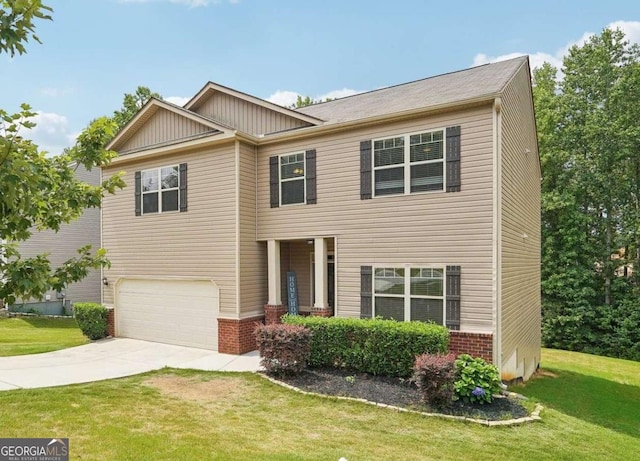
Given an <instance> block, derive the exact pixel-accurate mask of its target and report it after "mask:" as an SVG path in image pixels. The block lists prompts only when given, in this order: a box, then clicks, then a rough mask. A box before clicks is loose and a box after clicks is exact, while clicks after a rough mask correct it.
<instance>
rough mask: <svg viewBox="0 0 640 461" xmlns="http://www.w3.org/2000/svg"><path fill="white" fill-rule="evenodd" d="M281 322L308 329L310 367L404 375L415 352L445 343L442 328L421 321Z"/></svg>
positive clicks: (434, 350) (443, 349) (441, 348)
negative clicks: (309, 337) (309, 334)
mask: <svg viewBox="0 0 640 461" xmlns="http://www.w3.org/2000/svg"><path fill="white" fill-rule="evenodd" d="M283 322H284V323H287V324H291V325H302V326H305V327H307V328H309V329H310V330H311V331H312V333H313V334H312V337H311V355H310V357H309V366H311V367H336V368H346V369H348V370H353V371H358V372H363V373H371V374H374V375H383V376H394V377H402V378H407V377H410V376H411V374H412V371H413V364H414V361H415V358H416V356H417V355H420V354H424V353H431V354H436V353H444V352H446V351H447V348H448V345H449V332H448V330H447V329H446V328H445V327H443V326H440V325H435V324H430V323H424V322H397V321H395V320H382V319H355V318H340V317H329V318H325V317H302V316H295V315H285V316H284V317H283Z"/></svg>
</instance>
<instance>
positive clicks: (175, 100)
mask: <svg viewBox="0 0 640 461" xmlns="http://www.w3.org/2000/svg"><path fill="white" fill-rule="evenodd" d="M190 99H191V98H188V97H185V96H169V97H168V98H164V100H165V101H167V102H170V103H171V104H175V105H176V106H180V107H182V106H184V105H185V104H186V103H187V102H188V101H189V100H190Z"/></svg>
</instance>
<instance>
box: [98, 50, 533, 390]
mask: <svg viewBox="0 0 640 461" xmlns="http://www.w3.org/2000/svg"><path fill="white" fill-rule="evenodd" d="M108 147H109V148H111V149H114V150H116V151H118V152H119V154H120V155H119V157H118V158H117V159H116V160H115V161H114V162H113V163H112V164H111V165H110V166H109V167H107V168H105V169H104V170H103V175H104V176H105V177H107V176H109V175H111V174H114V173H116V172H118V171H121V170H123V171H125V172H126V175H125V181H126V183H127V187H126V188H125V189H124V190H122V191H120V192H118V193H116V194H115V195H113V196H108V197H106V198H105V200H104V204H103V209H102V218H103V234H102V235H103V245H104V247H105V248H107V249H108V251H109V257H110V259H111V262H112V266H111V268H110V269H108V270H104V277H105V278H106V282H107V283H108V285H106V286H104V287H103V300H104V303H105V304H106V305H107V306H110V307H113V308H114V317H115V319H114V327H115V334H116V335H117V336H125V337H132V338H140V339H147V340H152V341H159V342H167V343H172V344H181V345H187V346H196V347H203V348H209V349H217V350H219V351H220V352H227V353H236V354H237V353H243V352H246V351H249V350H253V349H255V343H254V340H253V335H252V333H253V330H254V325H255V322H256V321H262V320H264V319H265V318H267V320H272V319H273V318H277V316H279V315H281V314H282V313H283V312H285V311H286V304H287V291H288V287H287V286H286V285H287V274H288V273H295V276H296V284H295V287H296V291H297V301H298V304H299V309H300V311H301V312H303V313H304V312H305V311H306V312H309V313H311V314H312V315H325V316H327V315H335V316H342V317H372V316H382V317H386V318H393V319H397V320H399V321H409V320H422V321H433V322H436V323H439V324H443V325H446V326H447V327H449V329H450V330H451V348H452V350H454V351H456V352H469V353H471V354H473V355H477V356H483V357H485V358H488V359H490V360H492V361H493V362H494V363H495V364H497V365H498V366H499V367H500V370H501V373H502V377H503V379H506V380H509V379H513V378H517V377H522V378H524V379H526V378H528V377H529V376H530V375H531V373H533V371H534V370H535V369H536V367H537V366H538V364H539V360H540V205H539V203H540V165H539V159H538V150H537V139H536V129H535V121H534V112H533V103H532V95H531V79H530V69H529V64H528V59H527V58H526V57H521V58H516V59H512V60H509V61H504V62H499V63H494V64H488V65H484V66H479V67H474V68H471V69H466V70H462V71H459V72H453V73H449V74H445V75H439V76H435V77H431V78H426V79H424V80H418V81H415V82H410V83H405V84H402V85H397V86H393V87H389V88H383V89H380V90H375V91H371V92H368V93H362V94H358V95H355V96H350V97H346V98H342V99H338V100H334V101H330V102H326V103H322V104H316V105H312V106H309V107H305V108H301V109H298V110H291V109H286V108H283V107H280V106H277V105H275V104H272V103H269V102H267V101H265V100H262V99H259V98H256V97H254V96H250V95H248V94H245V93H241V92H239V91H236V90H233V89H230V88H227V87H224V86H221V85H217V84H215V83H208V84H206V85H205V86H204V88H202V89H201V90H200V91H199V92H198V93H197V94H196V95H195V96H194V97H193V98H192V99H191V100H190V101H189V102H187V103H186V104H185V105H184V107H178V106H175V105H172V104H170V103H167V102H164V101H160V100H156V99H153V100H151V101H149V102H148V103H147V104H146V105H145V106H144V107H143V108H142V109H141V110H140V112H139V113H138V114H137V115H136V116H135V117H134V118H133V119H132V120H131V121H130V123H129V124H128V125H127V126H126V127H124V129H123V130H122V131H121V132H120V133H119V134H118V135H117V136H116V137H115V139H114V140H113V141H112V142H111V144H110V145H109V146H108Z"/></svg>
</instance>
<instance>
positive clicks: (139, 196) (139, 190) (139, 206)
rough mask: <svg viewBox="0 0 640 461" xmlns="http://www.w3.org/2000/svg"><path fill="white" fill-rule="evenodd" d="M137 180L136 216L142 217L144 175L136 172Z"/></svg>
mask: <svg viewBox="0 0 640 461" xmlns="http://www.w3.org/2000/svg"><path fill="white" fill-rule="evenodd" d="M135 178H136V180H135V189H136V190H135V194H136V216H140V215H141V214H142V173H141V172H140V171H136V174H135Z"/></svg>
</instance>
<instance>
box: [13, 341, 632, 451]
mask: <svg viewBox="0 0 640 461" xmlns="http://www.w3.org/2000/svg"><path fill="white" fill-rule="evenodd" d="M543 365H544V366H545V368H547V367H548V369H549V371H551V372H552V373H553V374H554V375H556V376H557V377H551V376H549V377H539V378H536V379H534V380H533V381H531V382H530V384H527V385H526V386H517V387H516V391H518V392H522V393H525V394H528V395H531V396H532V397H534V398H535V399H538V400H540V401H542V402H544V404H545V405H546V408H545V410H544V411H543V414H542V416H543V421H542V422H538V423H533V424H526V425H522V426H517V427H498V428H488V427H484V426H479V425H475V424H471V423H461V422H453V421H446V420H441V419H436V418H425V417H422V416H418V415H412V414H404V413H397V412H394V411H390V410H387V409H381V408H376V407H372V406H369V405H365V404H362V403H357V402H345V401H338V400H330V399H324V398H320V397H313V396H305V395H300V394H296V393H293V392H291V391H288V390H286V389H284V388H281V387H280V386H276V385H274V384H272V383H270V382H268V381H266V380H264V379H262V378H260V377H259V376H256V375H253V374H224V373H213V372H195V371H185V370H171V369H165V370H161V371H158V372H153V373H149V374H146V375H139V376H135V377H130V378H124V379H119V380H111V381H103V382H98V383H92V384H86V385H76V386H68V387H60V388H50V389H39V390H15V391H7V392H0V425H1V427H2V436H3V437H69V438H70V447H71V459H83V460H102V459H118V460H145V459H158V460H165V459H166V460H169V459H171V460H194V459H199V460H200V459H201V460H217V459H220V460H226V459H229V460H244V459H246V460H337V459H339V458H340V457H342V456H344V457H346V458H347V459H348V460H349V461H355V460H386V459H389V460H396V459H402V460H428V459H438V460H461V459H462V460H465V459H470V460H476V459H477V460H482V461H485V460H494V459H495V460H504V459H535V460H603V459H606V460H629V459H637V455H638V453H640V433H639V432H638V430H639V429H640V424H639V421H638V416H636V415H634V414H633V413H634V410H635V411H636V412H638V409H639V408H640V405H638V403H639V402H638V400H637V397H638V387H639V383H638V380H639V379H640V363H635V362H626V361H616V360H613V359H606V358H599V357H591V356H584V355H582V354H573V353H568V352H560V351H548V350H545V351H544V353H543ZM0 379H1V378H0ZM599 386H603V387H599ZM619 386H621V387H619ZM611 391H613V392H611ZM601 400H602V401H601ZM609 405H615V409H616V411H619V412H620V413H619V414H616V415H613V416H611V417H610V415H609V413H608V408H609ZM638 413H640V412H638ZM610 419H611V420H612V421H610ZM634 425H635V426H634ZM634 427H635V432H634Z"/></svg>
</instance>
